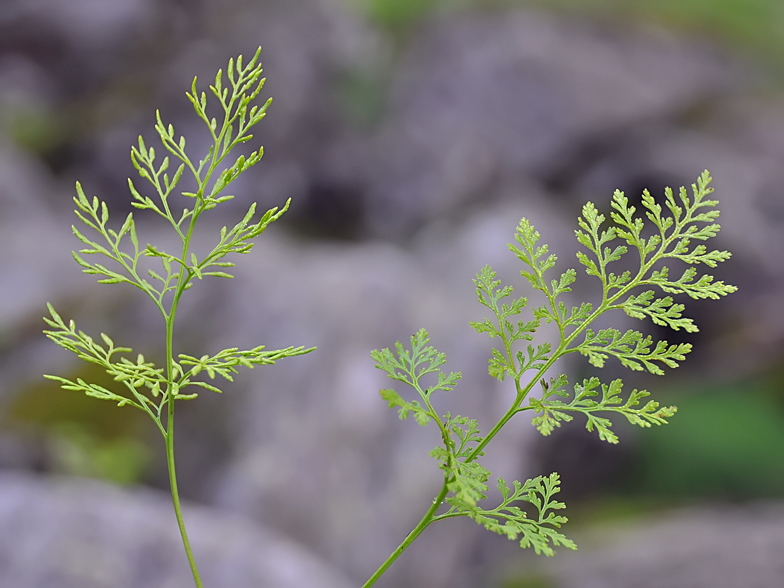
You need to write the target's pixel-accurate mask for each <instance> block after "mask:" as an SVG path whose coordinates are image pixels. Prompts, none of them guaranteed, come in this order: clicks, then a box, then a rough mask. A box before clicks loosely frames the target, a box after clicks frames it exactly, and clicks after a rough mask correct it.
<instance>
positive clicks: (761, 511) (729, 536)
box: [521, 502, 784, 588]
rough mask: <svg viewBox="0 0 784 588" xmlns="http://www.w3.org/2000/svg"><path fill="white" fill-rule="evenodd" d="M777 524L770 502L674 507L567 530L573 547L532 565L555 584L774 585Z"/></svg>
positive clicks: (783, 540)
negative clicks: (574, 531)
mask: <svg viewBox="0 0 784 588" xmlns="http://www.w3.org/2000/svg"><path fill="white" fill-rule="evenodd" d="M783 529H784V507H782V505H781V504H780V503H775V502H770V503H757V504H750V505H743V506H738V505H732V506H730V505H723V506H715V507H697V508H693V509H683V510H676V511H672V512H668V513H665V514H662V515H660V516H657V517H655V518H653V517H644V518H642V519H640V520H635V521H634V522H632V523H626V524H614V525H609V524H607V525H600V526H594V527H592V528H591V529H590V531H584V532H583V533H579V534H576V535H575V540H576V541H578V544H579V547H580V549H579V551H577V552H571V553H559V554H558V556H557V557H558V560H557V561H556V560H553V561H548V562H537V563H539V564H540V565H535V566H534V567H535V568H539V569H542V570H550V573H551V574H552V575H551V578H552V579H553V580H554V582H553V584H554V585H555V586H558V588H628V587H629V586H635V587H636V588H671V587H674V586H678V587H680V586H684V587H685V586H688V587H689V588H777V587H778V586H781V585H782V583H784V564H782V561H781V557H780V554H781V551H782V549H784V530H783ZM548 575H549V574H548ZM521 576H522V577H525V573H524V572H522V574H521Z"/></svg>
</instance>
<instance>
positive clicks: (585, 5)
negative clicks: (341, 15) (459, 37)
mask: <svg viewBox="0 0 784 588" xmlns="http://www.w3.org/2000/svg"><path fill="white" fill-rule="evenodd" d="M346 1H347V2H349V3H350V4H351V5H353V6H354V7H356V8H357V9H359V10H361V11H363V12H365V13H366V14H367V15H368V16H369V17H370V18H371V19H372V20H373V21H374V22H376V23H377V24H379V25H381V26H384V27H387V28H400V27H405V26H411V25H415V24H417V23H418V22H420V21H421V20H423V19H425V18H427V17H429V16H430V15H432V14H433V13H434V12H459V11H461V10H471V11H476V10H497V9H505V8H515V7H534V8H538V9H542V10H547V11H557V12H560V13H567V14H571V15H573V16H576V17H582V18H595V19H600V20H609V21H610V22H613V23H616V22H618V21H621V23H623V22H626V23H628V22H630V21H643V22H646V21H647V22H652V23H657V24H661V25H663V26H666V27H671V28H677V29H681V30H682V31H683V32H685V33H686V34H694V35H698V36H701V37H704V38H707V39H712V40H716V41H719V42H720V43H722V44H728V45H730V46H732V47H733V48H734V49H736V50H741V51H749V52H751V53H752V54H754V55H756V56H757V57H760V58H763V59H765V60H766V61H768V63H770V64H771V65H773V66H774V67H775V68H776V69H777V71H778V73H779V74H784V2H782V1H781V0H656V1H655V2H645V1H641V2H636V1H629V0H346Z"/></svg>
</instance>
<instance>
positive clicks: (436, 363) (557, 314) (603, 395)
mask: <svg viewBox="0 0 784 588" xmlns="http://www.w3.org/2000/svg"><path fill="white" fill-rule="evenodd" d="M710 182H711V177H710V175H709V173H708V172H707V171H705V172H703V173H702V175H701V176H700V177H699V178H698V179H697V183H696V184H693V185H692V195H691V196H690V195H689V194H688V192H687V191H686V189H685V188H681V189H680V191H679V193H678V194H677V195H676V194H674V193H673V191H672V190H671V189H669V188H667V189H666V190H665V193H664V200H663V202H662V204H659V203H658V202H657V201H656V199H654V197H653V196H651V195H650V193H649V192H648V191H647V190H646V191H644V193H643V196H642V206H643V211H642V212H644V213H645V214H644V216H645V218H647V220H648V221H649V222H648V223H646V221H645V220H644V218H643V217H640V216H635V213H637V210H636V208H635V207H634V206H630V205H629V201H628V199H627V198H626V197H625V196H624V194H623V192H620V191H616V192H615V194H614V195H613V199H612V202H611V207H612V212H611V213H610V220H611V221H612V222H611V223H607V224H606V223H605V221H606V220H607V219H606V218H605V216H604V215H603V214H600V213H599V211H598V210H597V209H596V207H595V206H594V205H593V204H592V203H590V202H588V203H587V204H586V205H585V206H583V209H582V216H581V217H580V218H578V221H577V222H578V225H579V228H578V229H577V230H575V235H576V237H577V241H578V243H579V244H580V245H582V246H583V247H584V248H585V249H586V250H587V251H580V252H578V253H577V259H578V261H579V262H580V263H581V264H582V265H583V266H585V271H586V273H587V274H588V275H590V276H594V277H596V278H598V279H599V280H600V282H601V285H602V296H601V301H600V302H599V303H598V304H596V305H594V304H591V303H589V302H583V303H582V304H580V305H579V306H575V307H572V308H568V307H567V305H566V304H565V303H564V302H563V300H560V299H559V296H561V295H563V294H565V293H567V292H570V291H571V284H572V283H574V281H575V280H576V277H577V272H576V271H575V270H574V269H568V270H566V271H565V272H564V273H562V274H561V275H560V276H559V277H558V278H557V279H550V280H548V279H546V278H545V273H546V272H547V271H548V270H551V269H552V268H553V267H554V266H555V262H556V257H555V255H553V254H549V253H548V247H547V245H540V244H539V237H540V235H539V233H538V232H537V231H536V230H535V229H534V227H533V225H532V224H531V223H530V222H529V221H528V220H527V219H522V220H521V221H520V224H519V225H518V227H517V233H516V235H515V241H516V244H510V245H509V249H510V250H511V251H512V253H514V254H515V255H516V256H517V258H518V259H519V260H520V261H522V262H523V264H524V266H525V267H524V269H523V270H522V271H521V274H522V276H523V277H524V278H526V279H527V280H528V282H529V283H530V285H531V286H532V287H533V289H534V290H537V291H539V292H541V294H542V295H543V296H544V299H545V303H544V304H542V305H540V306H537V307H535V308H533V312H532V315H533V316H532V318H531V319H530V320H527V321H525V320H517V319H516V318H515V317H517V316H518V315H520V314H521V313H522V312H523V310H524V309H525V308H526V307H527V305H528V300H527V299H526V298H523V297H521V298H512V297H511V296H512V292H513V289H512V287H511V286H503V287H502V286H501V282H500V280H497V279H496V273H495V272H494V271H493V270H492V269H491V268H490V267H489V266H485V267H484V268H482V269H481V270H480V272H479V273H478V275H477V277H476V279H475V280H474V283H475V284H476V293H477V296H478V298H479V302H480V303H481V304H482V305H484V306H485V307H487V308H488V309H490V311H492V313H493V318H486V319H484V320H483V321H479V322H472V323H471V326H472V327H473V328H474V329H475V330H476V331H477V332H479V333H487V334H488V335H490V337H491V338H493V339H496V340H498V341H499V345H498V346H497V347H495V348H493V349H492V351H491V357H490V361H489V370H488V371H489V373H490V375H491V376H493V377H494V378H497V379H498V380H501V381H503V380H504V379H505V378H507V377H508V378H511V379H512V380H513V381H514V384H515V389H516V392H517V393H516V397H515V400H514V402H513V403H512V406H511V407H510V408H509V409H508V410H507V412H506V413H505V414H504V416H503V417H501V419H500V420H499V421H498V422H497V423H496V424H495V425H494V426H493V428H492V429H491V431H490V433H488V434H487V435H485V436H482V434H481V433H480V432H479V429H478V425H477V422H476V421H475V420H474V419H469V418H466V417H462V416H452V415H451V414H450V413H448V412H447V413H446V414H444V415H443V416H439V413H438V412H437V411H436V409H435V408H434V407H433V404H432V403H431V396H432V394H433V392H435V391H436V390H439V391H442V392H449V391H451V390H452V389H453V388H454V387H455V385H456V384H457V382H458V380H459V379H460V373H459V372H458V373H455V372H452V373H449V374H448V375H447V374H445V373H444V372H443V371H441V366H443V365H444V363H445V362H446V358H445V356H444V354H443V353H439V352H438V351H436V350H435V349H434V348H433V347H431V346H429V345H428V342H429V338H428V334H427V332H426V331H425V330H424V329H423V330H420V331H419V332H418V333H417V334H416V335H414V336H413V337H411V342H410V351H409V350H408V349H406V348H405V347H404V346H403V345H401V344H400V343H397V345H396V352H395V353H393V352H392V351H390V350H389V349H383V350H381V351H378V350H376V351H373V352H372V353H371V357H372V358H373V360H374V361H375V363H376V367H377V368H379V369H381V370H383V371H385V372H386V373H387V375H388V376H389V377H390V378H392V379H393V380H397V381H399V382H402V383H404V384H406V385H408V386H410V387H411V388H413V389H414V390H415V391H416V393H417V396H418V399H416V400H406V399H404V398H403V397H402V396H401V395H400V394H398V393H397V392H395V391H394V390H381V396H382V398H383V399H384V400H386V401H387V403H388V404H389V406H390V407H397V408H398V411H399V415H400V418H401V419H405V418H407V417H408V416H409V414H412V415H413V416H414V418H415V420H416V421H417V422H418V423H419V424H420V425H427V424H428V423H430V422H431V421H432V422H434V423H435V424H436V425H437V426H438V427H439V430H440V433H441V441H442V443H443V446H440V447H437V448H436V449H434V450H433V451H432V452H431V455H432V456H433V457H434V458H436V459H437V460H438V462H439V465H440V468H441V469H442V470H443V472H444V482H443V485H442V488H441V491H440V492H439V494H438V496H436V498H435V500H434V501H433V503H432V505H431V507H430V509H429V510H428V511H427V513H425V516H424V517H423V518H422V520H421V521H420V522H419V524H418V525H417V526H416V527H415V529H414V530H413V531H412V532H411V533H410V534H409V535H408V537H407V538H406V539H405V540H404V542H403V543H402V544H401V545H400V547H398V549H397V550H395V552H394V553H393V554H392V555H391V556H390V557H389V558H388V559H387V560H386V561H385V562H384V564H382V566H381V567H380V568H379V569H378V570H377V571H376V573H375V574H374V575H373V576H371V578H370V579H369V580H368V581H367V583H365V585H364V586H365V587H368V586H371V585H373V584H374V583H375V581H376V580H377V579H378V578H379V577H380V576H381V574H383V573H384V571H385V570H386V569H387V568H388V567H389V565H391V563H392V562H393V561H394V560H395V559H396V558H397V557H398V556H399V555H400V554H401V553H402V552H403V551H404V550H405V549H406V548H407V547H408V546H409V545H410V544H411V543H412V542H413V541H414V539H416V537H417V536H418V535H419V534H420V533H421V532H422V531H423V530H424V529H425V528H426V527H427V526H428V525H430V524H431V523H433V522H435V521H438V520H441V519H445V518H451V517H458V516H466V517H469V518H471V519H473V520H474V521H476V522H477V523H479V524H481V525H484V526H485V527H486V528H487V529H489V530H491V531H494V532H496V533H498V534H501V535H506V536H507V537H508V538H509V539H515V540H517V539H518V538H519V542H520V546H521V547H533V548H534V550H535V551H536V553H543V554H545V555H553V553H554V550H553V547H554V546H558V545H561V546H564V547H568V548H570V549H575V548H576V547H575V545H574V543H573V542H572V541H570V540H569V539H567V538H566V537H564V535H562V534H561V533H560V532H559V531H558V530H557V529H559V528H560V526H561V525H562V524H563V523H565V522H566V517H563V516H560V515H556V514H555V513H554V511H557V510H560V509H563V508H564V504H563V503H560V502H555V501H553V500H552V497H553V496H554V495H555V494H556V493H557V492H558V491H559V480H558V475H557V474H551V475H550V476H538V477H536V478H533V479H531V480H527V481H526V482H525V483H520V482H517V481H515V482H514V483H513V487H512V488H511V489H510V488H509V485H508V484H507V483H506V481H504V480H503V479H501V478H499V479H498V483H497V485H498V489H499V491H500V492H501V497H502V502H501V504H500V505H499V506H497V507H495V508H484V507H483V506H480V504H479V502H480V501H482V500H484V499H486V492H487V489H488V480H489V479H490V477H491V473H490V472H489V471H488V470H487V469H486V468H485V467H483V466H482V465H480V463H479V458H481V457H482V456H483V455H484V449H485V447H486V446H487V444H488V443H489V442H490V440H491V439H492V438H493V437H495V435H496V434H497V433H498V431H500V430H501V428H502V427H503V426H504V425H505V424H506V423H507V422H508V421H509V420H510V419H511V418H512V417H513V416H514V415H515V414H517V413H519V412H524V411H529V410H530V411H532V412H533V413H534V414H535V415H536V416H534V417H533V421H532V422H533V424H534V426H535V427H536V428H537V429H538V430H539V432H541V433H542V434H543V435H549V434H550V433H551V432H552V431H553V430H554V429H555V427H559V426H560V425H561V423H562V422H568V421H571V420H572V418H573V416H572V415H573V413H582V414H583V415H585V417H586V418H587V423H586V428H587V429H588V430H589V431H594V430H596V432H597V433H598V435H599V438H600V439H602V440H603V441H607V442H609V443H617V442H618V437H617V436H616V435H615V433H614V432H613V431H612V429H611V426H612V422H611V420H610V418H609V416H611V415H612V414H613V413H617V414H620V415H622V416H624V417H626V419H627V420H628V421H629V422H630V423H632V424H634V425H638V426H640V427H650V426H651V425H661V424H665V423H666V422H667V420H666V419H667V418H669V417H671V416H672V415H674V414H675V411H676V408H675V407H661V406H659V403H658V402H655V401H653V400H651V401H648V402H647V403H645V404H642V405H641V402H642V400H643V399H644V398H645V397H647V396H648V392H646V391H644V390H633V391H632V392H631V393H630V394H629V395H628V397H626V398H624V397H623V396H622V385H623V384H622V382H621V380H614V381H612V382H610V383H609V384H603V383H601V382H600V380H599V379H598V378H597V377H591V378H588V379H585V380H583V381H582V382H580V383H577V384H575V385H574V393H573V394H571V393H570V392H569V391H567V389H566V388H567V385H568V381H567V378H566V376H565V375H563V374H561V375H558V376H557V377H555V378H552V379H550V380H549V381H547V380H546V379H545V374H546V373H547V371H548V370H549V369H550V368H551V367H552V366H553V364H554V363H555V362H556V361H557V360H558V359H559V358H561V357H563V356H565V355H567V354H569V353H581V354H582V355H584V356H586V357H587V358H588V361H589V362H590V363H591V364H592V365H593V366H596V367H602V366H604V363H605V361H606V360H607V358H609V357H614V358H616V359H617V360H618V361H620V362H621V364H622V365H624V366H626V367H627V368H629V369H632V370H647V371H649V372H650V373H652V374H658V375H661V374H663V373H664V370H663V368H664V367H670V368H675V367H678V365H679V362H681V361H683V360H684V359H685V355H686V354H687V353H689V351H691V345H690V344H688V343H680V344H677V345H669V344H668V343H667V342H666V341H657V342H655V343H654V342H653V340H652V339H651V337H650V336H645V335H643V334H642V333H640V332H639V331H634V330H628V331H626V332H625V333H622V332H621V331H619V330H617V329H613V328H606V329H600V330H598V331H593V330H592V329H590V328H589V327H590V326H591V324H592V323H593V322H594V321H595V320H596V319H597V318H598V317H600V316H602V315H604V314H605V313H606V312H609V311H612V310H616V309H619V310H623V311H624V312H625V313H626V314H628V315H629V316H631V317H634V318H637V319H645V318H649V319H651V321H653V323H654V324H656V325H661V326H667V327H670V328H671V329H673V330H676V331H677V330H679V329H684V330H685V331H687V332H689V333H693V332H696V331H697V330H698V329H697V326H696V325H695V324H694V322H693V321H692V319H690V318H686V317H684V316H683V310H684V306H683V305H682V304H677V303H675V302H674V301H673V298H672V297H671V296H663V297H657V294H656V292H655V290H653V289H650V288H658V289H659V290H661V291H662V292H664V293H665V294H686V295H687V296H689V297H691V298H695V299H701V298H711V299H718V298H719V297H721V296H724V295H726V294H729V293H731V292H734V291H735V290H736V288H735V286H730V285H727V284H724V283H723V282H721V281H714V279H713V276H710V275H701V276H700V277H699V278H697V268H696V267H695V266H699V265H700V264H703V265H706V266H708V267H711V268H712V267H715V266H716V264H717V263H718V262H721V261H725V260H727V259H729V257H730V253H728V252H727V251H718V250H708V249H707V248H706V246H705V245H704V244H703V243H701V242H703V241H706V240H708V239H710V238H711V237H714V236H715V235H716V234H717V233H718V231H719V225H718V224H716V223H715V222H714V221H715V220H716V219H717V218H718V216H719V211H718V210H716V209H715V206H716V204H718V202H717V201H715V200H708V199H707V196H708V195H709V194H710V193H711V192H712V191H713V189H712V188H711V187H710ZM665 208H666V210H668V211H669V213H667V212H663V211H664V209H665ZM651 225H652V226H651ZM647 235H650V236H647ZM695 242H698V244H696V245H694V243H695ZM627 258H637V259H635V260H633V262H632V265H635V266H637V269H636V271H631V270H623V271H620V272H619V273H613V272H611V271H610V269H609V268H610V266H611V264H612V263H613V262H616V261H619V260H621V259H624V260H625V261H626V260H627ZM669 260H678V261H680V262H682V263H683V264H685V265H686V269H685V271H683V273H682V275H681V276H680V277H679V278H678V279H672V278H670V269H669V268H668V267H667V266H665V265H662V264H663V263H668V262H669ZM645 288H649V289H645ZM542 321H545V322H547V323H554V324H555V325H556V326H557V327H558V341H557V343H555V344H551V343H549V342H544V343H540V344H538V345H533V344H532V343H531V342H532V341H533V339H534V334H535V333H536V331H537V329H538V328H539V327H540V326H541V324H542ZM519 347H523V348H522V349H520V348H519ZM425 377H428V378H430V381H431V382H432V383H430V384H429V385H428V384H427V383H425V382H423V381H422V379H423V378H425ZM433 380H434V381H433ZM537 384H539V385H540V386H541V390H542V394H541V397H540V398H535V397H532V396H530V393H531V391H532V390H533V389H534V387H535V386H536V385H537ZM526 400H527V401H528V402H527V403H526ZM602 415H604V416H602ZM444 503H445V504H446V510H444V511H443V512H442V513H441V514H439V510H440V509H441V510H443V509H442V505H443V504H444ZM523 503H528V504H529V505H531V506H532V507H533V509H534V512H535V514H534V515H533V516H529V515H528V514H527V513H526V512H525V511H524V510H523V509H522V508H520V505H521V504H523Z"/></svg>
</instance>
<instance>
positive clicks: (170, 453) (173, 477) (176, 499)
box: [166, 397, 203, 588]
mask: <svg viewBox="0 0 784 588" xmlns="http://www.w3.org/2000/svg"><path fill="white" fill-rule="evenodd" d="M166 463H167V465H168V466H169V484H170V485H171V495H172V502H173V503H174V514H175V515H176V516H177V526H178V527H179V528H180V535H181V536H182V545H183V547H185V553H186V555H187V556H188V564H189V565H190V566H191V572H192V573H193V580H194V582H196V587H197V588H203V584H202V583H201V577H200V576H199V570H198V568H197V567H196V560H195V559H194V558H193V552H192V551H191V544H190V541H188V533H187V532H186V531H185V522H184V521H183V518H182V508H181V507H180V494H179V492H178V490H177V474H176V472H175V469H174V398H173V397H170V401H169V423H168V427H167V430H166Z"/></svg>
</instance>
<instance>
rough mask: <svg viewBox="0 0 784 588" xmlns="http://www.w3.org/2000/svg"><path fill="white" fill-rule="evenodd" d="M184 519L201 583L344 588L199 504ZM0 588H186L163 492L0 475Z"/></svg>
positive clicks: (336, 577)
mask: <svg viewBox="0 0 784 588" xmlns="http://www.w3.org/2000/svg"><path fill="white" fill-rule="evenodd" d="M184 517H185V520H186V521H187V524H188V533H189V538H190V541H191V545H192V548H193V552H194V554H195V556H196V557H197V559H198V562H199V566H200V572H201V577H202V580H203V581H204V584H205V586H222V587H224V588H248V587H249V586H255V587H258V588H301V587H302V586H313V587H314V588H348V586H351V585H352V584H350V583H349V582H348V581H347V580H346V579H345V578H343V577H342V576H341V575H340V573H338V572H336V571H335V570H334V569H332V568H330V567H329V566H328V565H327V564H325V563H324V562H323V561H321V560H319V559H318V558H316V557H315V556H314V555H313V554H311V553H309V552H308V551H306V550H305V549H303V548H302V547H300V546H298V545H296V544H294V543H292V542H291V541H289V540H287V539H285V538H284V537H282V536H280V535H277V534H275V533H272V532H270V531H268V530H265V529H263V528H261V527H258V526H256V525H253V524H252V523H250V522H248V521H247V520H241V519H238V518H233V517H227V516H223V515H220V514H218V513H215V512H214V511H210V510H209V509H205V508H198V507H190V506H186V507H185V509H184ZM0 524H1V525H2V528H3V533H2V537H1V538H0V562H1V563H0V585H2V586H9V587H10V586H14V587H15V588H42V587H44V586H47V587H51V588H70V587H74V588H75V587H77V586H78V587H79V588H146V587H149V588H180V587H182V588H185V587H187V586H193V578H192V576H191V572H190V568H189V567H188V561H187V559H186V557H185V553H184V551H183V549H182V543H181V539H180V535H179V532H178V530H177V524H176V520H175V517H174V511H173V509H172V505H171V500H170V498H169V497H167V496H166V495H165V494H164V493H161V492H153V491H149V490H140V489H137V490H120V489H117V488H114V487H111V486H107V485H105V484H101V483H99V482H92V481H86V480H67V479H58V478H45V477H41V476H33V475H26V474H17V473H3V474H2V475H0Z"/></svg>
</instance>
